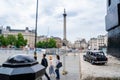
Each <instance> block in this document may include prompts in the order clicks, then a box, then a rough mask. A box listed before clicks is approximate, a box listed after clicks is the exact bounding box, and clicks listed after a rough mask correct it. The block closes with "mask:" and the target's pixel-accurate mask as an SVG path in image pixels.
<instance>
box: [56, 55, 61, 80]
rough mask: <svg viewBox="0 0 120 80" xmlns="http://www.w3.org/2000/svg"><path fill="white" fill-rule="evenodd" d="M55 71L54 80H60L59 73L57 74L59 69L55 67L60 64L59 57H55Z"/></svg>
mask: <svg viewBox="0 0 120 80" xmlns="http://www.w3.org/2000/svg"><path fill="white" fill-rule="evenodd" d="M56 59H57V60H56V69H55V72H56V80H60V72H59V68H58V67H57V65H58V64H59V62H60V56H59V55H56Z"/></svg>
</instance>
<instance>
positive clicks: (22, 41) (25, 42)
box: [16, 33, 27, 48]
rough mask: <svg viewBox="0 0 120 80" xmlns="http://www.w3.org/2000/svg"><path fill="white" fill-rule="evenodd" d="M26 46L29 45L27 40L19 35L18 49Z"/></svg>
mask: <svg viewBox="0 0 120 80" xmlns="http://www.w3.org/2000/svg"><path fill="white" fill-rule="evenodd" d="M26 44H27V40H25V39H24V37H23V35H22V34H21V33H18V35H17V41H16V47H17V48H20V47H22V46H25V45H26Z"/></svg>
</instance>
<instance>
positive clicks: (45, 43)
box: [37, 38, 56, 48]
mask: <svg viewBox="0 0 120 80" xmlns="http://www.w3.org/2000/svg"><path fill="white" fill-rule="evenodd" d="M37 47H38V48H56V41H55V39H53V38H50V39H49V40H47V41H40V42H38V43H37Z"/></svg>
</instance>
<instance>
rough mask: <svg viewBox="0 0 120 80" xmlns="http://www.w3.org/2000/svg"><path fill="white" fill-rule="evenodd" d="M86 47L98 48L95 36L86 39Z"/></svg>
mask: <svg viewBox="0 0 120 80" xmlns="http://www.w3.org/2000/svg"><path fill="white" fill-rule="evenodd" d="M88 45H89V46H88V49H90V50H97V49H98V46H97V38H91V39H90V40H89V41H88Z"/></svg>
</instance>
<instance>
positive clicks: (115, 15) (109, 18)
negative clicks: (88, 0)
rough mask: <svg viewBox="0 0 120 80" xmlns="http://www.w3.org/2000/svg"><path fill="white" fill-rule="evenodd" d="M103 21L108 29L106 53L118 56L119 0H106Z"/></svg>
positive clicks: (119, 52)
mask: <svg viewBox="0 0 120 80" xmlns="http://www.w3.org/2000/svg"><path fill="white" fill-rule="evenodd" d="M105 21H106V31H108V48H107V53H108V54H111V55H113V56H115V57H118V58H120V0H107V15H106V16H105Z"/></svg>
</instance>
